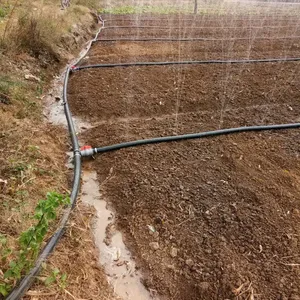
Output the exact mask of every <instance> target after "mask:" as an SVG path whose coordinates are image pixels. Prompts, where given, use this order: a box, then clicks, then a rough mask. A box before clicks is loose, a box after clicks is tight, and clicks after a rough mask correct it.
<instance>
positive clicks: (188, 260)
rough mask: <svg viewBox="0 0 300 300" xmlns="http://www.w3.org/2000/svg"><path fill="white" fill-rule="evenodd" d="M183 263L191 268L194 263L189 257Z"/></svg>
mask: <svg viewBox="0 0 300 300" xmlns="http://www.w3.org/2000/svg"><path fill="white" fill-rule="evenodd" d="M185 264H186V265H187V266H189V267H190V268H191V267H192V266H193V265H194V261H193V260H192V259H190V258H189V259H187V260H186V261H185Z"/></svg>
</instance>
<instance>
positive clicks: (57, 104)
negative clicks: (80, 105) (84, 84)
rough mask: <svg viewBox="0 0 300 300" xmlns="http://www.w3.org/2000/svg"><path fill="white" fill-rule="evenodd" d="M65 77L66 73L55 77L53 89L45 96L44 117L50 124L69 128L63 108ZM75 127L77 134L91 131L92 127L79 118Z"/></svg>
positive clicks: (74, 119) (75, 122) (75, 121)
mask: <svg viewBox="0 0 300 300" xmlns="http://www.w3.org/2000/svg"><path fill="white" fill-rule="evenodd" d="M64 77H65V71H64V72H63V73H62V74H61V75H60V76H57V77H55V79H54V80H53V82H52V85H51V89H50V90H49V91H48V93H47V94H46V95H44V98H43V100H44V103H45V105H44V116H45V117H46V118H47V120H48V122H49V123H51V124H54V125H61V126H64V127H67V120H66V116H65V112H64V106H63V82H64ZM73 121H74V126H75V129H76V131H77V132H81V131H83V130H85V129H89V128H91V127H92V126H91V125H90V124H89V123H88V122H84V121H83V120H81V119H80V118H79V117H74V116H73Z"/></svg>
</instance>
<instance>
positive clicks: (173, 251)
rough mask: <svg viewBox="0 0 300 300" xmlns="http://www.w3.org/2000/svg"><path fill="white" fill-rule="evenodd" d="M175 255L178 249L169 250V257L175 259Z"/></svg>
mask: <svg viewBox="0 0 300 300" xmlns="http://www.w3.org/2000/svg"><path fill="white" fill-rule="evenodd" d="M177 254H178V249H177V248H175V247H172V248H171V251H170V255H171V257H173V258H174V257H176V256H177Z"/></svg>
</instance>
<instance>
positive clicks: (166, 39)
mask: <svg viewBox="0 0 300 300" xmlns="http://www.w3.org/2000/svg"><path fill="white" fill-rule="evenodd" d="M299 38H300V36H283V37H256V38H255V40H288V39H291V40H292V39H299ZM251 39H252V38H251V37H248V38H231V39H220V38H219V39H216V38H170V37H168V38H163V37H162V38H155V37H154V38H126V37H125V38H123V37H119V38H103V39H97V40H94V41H93V42H114V41H127V42H151V41H160V42H163V41H166V42H196V41H203V42H234V41H249V40H251Z"/></svg>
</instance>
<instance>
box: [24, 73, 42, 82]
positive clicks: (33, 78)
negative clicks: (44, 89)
mask: <svg viewBox="0 0 300 300" xmlns="http://www.w3.org/2000/svg"><path fill="white" fill-rule="evenodd" d="M25 79H26V80H31V81H37V82H40V81H41V79H40V78H38V77H36V76H34V75H32V74H25Z"/></svg>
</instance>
